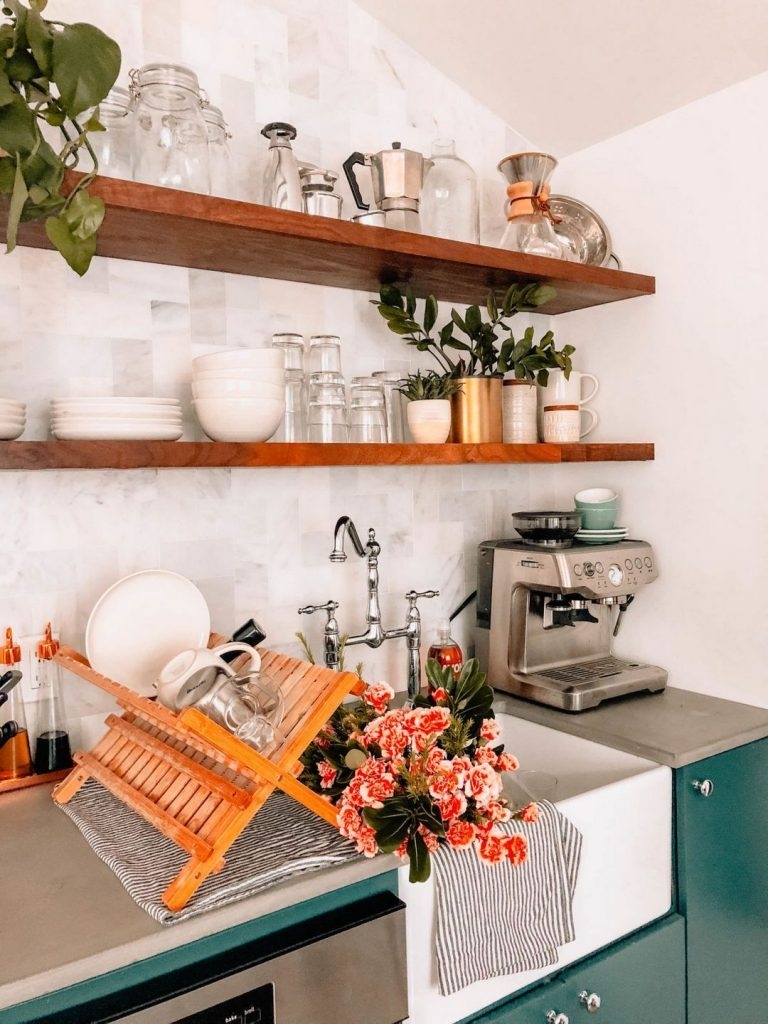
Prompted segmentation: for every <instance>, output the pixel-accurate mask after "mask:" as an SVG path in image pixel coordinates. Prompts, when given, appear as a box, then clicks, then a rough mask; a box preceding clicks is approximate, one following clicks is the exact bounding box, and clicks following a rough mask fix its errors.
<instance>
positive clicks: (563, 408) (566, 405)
mask: <svg viewBox="0 0 768 1024" xmlns="http://www.w3.org/2000/svg"><path fill="white" fill-rule="evenodd" d="M590 381H591V383H592V388H591V390H589V391H588V393H587V394H584V390H585V385H587V386H588V382H590ZM599 387H600V384H599V382H598V380H597V377H595V376H594V374H591V373H579V371H578V370H571V375H570V377H568V379H567V380H566V378H565V373H564V372H563V371H562V370H550V371H549V380H548V382H547V384H546V387H540V388H539V389H538V430H539V436H540V437H541V439H542V441H545V442H547V443H549V444H575V443H576V442H577V441H579V440H581V438H582V437H586V436H587V434H590V433H591V432H592V431H593V430H594V429H595V427H596V426H597V425H598V423H599V422H600V418H599V417H598V415H597V413H596V412H595V411H594V409H587V408H585V406H586V404H587V402H591V401H592V399H593V398H594V397H595V395H596V394H597V392H598V390H599Z"/></svg>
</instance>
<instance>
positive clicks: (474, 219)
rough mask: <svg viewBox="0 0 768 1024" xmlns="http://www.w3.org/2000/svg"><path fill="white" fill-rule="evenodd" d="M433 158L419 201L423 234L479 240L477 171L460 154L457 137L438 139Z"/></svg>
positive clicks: (434, 144)
mask: <svg viewBox="0 0 768 1024" xmlns="http://www.w3.org/2000/svg"><path fill="white" fill-rule="evenodd" d="M430 159H431V161H432V166H431V167H430V168H429V170H428V171H427V175H426V178H425V179H424V185H423V188H422V190H421V202H420V204H419V213H420V216H421V230H422V232H423V234H425V235H436V236H437V237H438V238H453V239H455V240H456V241H457V242H479V241H480V216H479V206H478V198H477V176H476V174H475V172H474V171H473V170H472V168H471V167H470V166H469V164H468V163H466V161H464V160H462V159H461V158H460V157H458V156H456V145H455V143H454V141H453V139H435V141H434V142H433V143H432V155H431V157H430Z"/></svg>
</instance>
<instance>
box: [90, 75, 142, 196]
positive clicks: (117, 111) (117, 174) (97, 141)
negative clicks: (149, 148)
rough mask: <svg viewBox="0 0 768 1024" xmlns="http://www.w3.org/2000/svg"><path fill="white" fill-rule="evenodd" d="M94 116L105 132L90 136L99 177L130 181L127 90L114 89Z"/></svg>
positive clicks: (130, 128) (130, 132)
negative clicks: (102, 175)
mask: <svg viewBox="0 0 768 1024" xmlns="http://www.w3.org/2000/svg"><path fill="white" fill-rule="evenodd" d="M96 117H97V118H98V119H99V121H100V122H101V123H102V124H103V125H104V127H105V128H106V131H103V132H93V133H91V134H89V136H88V138H89V139H90V142H91V145H92V146H93V150H94V152H95V154H96V157H97V159H98V161H99V174H106V175H108V176H109V177H110V178H125V179H127V180H129V181H130V179H131V178H133V119H134V112H133V110H132V108H131V96H130V93H129V92H128V90H127V89H121V88H120V87H119V86H115V87H114V88H112V89H110V90H109V92H108V93H107V96H106V98H105V99H103V100H102V101H101V103H100V104H99V106H98V107H97V109H96Z"/></svg>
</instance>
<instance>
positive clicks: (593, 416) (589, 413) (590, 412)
mask: <svg viewBox="0 0 768 1024" xmlns="http://www.w3.org/2000/svg"><path fill="white" fill-rule="evenodd" d="M579 413H580V414H581V415H582V416H589V417H590V418H591V421H592V422H591V423H590V424H589V426H588V427H587V428H586V430H584V429H582V430H581V432H580V433H579V437H586V436H587V434H591V433H592V431H593V430H594V429H595V427H596V426H597V424H598V423H599V422H600V417H599V416H598V415H597V413H596V412H595V410H594V409H579Z"/></svg>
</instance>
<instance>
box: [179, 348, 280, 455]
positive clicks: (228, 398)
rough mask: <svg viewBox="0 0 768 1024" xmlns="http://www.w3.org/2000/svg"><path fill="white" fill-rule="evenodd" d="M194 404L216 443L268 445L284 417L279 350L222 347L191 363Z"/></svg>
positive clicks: (202, 425)
mask: <svg viewBox="0 0 768 1024" xmlns="http://www.w3.org/2000/svg"><path fill="white" fill-rule="evenodd" d="M192 398H193V401H192V405H193V406H194V407H195V412H196V414H197V418H198V420H200V426H201V427H202V428H203V430H204V431H205V432H206V434H207V435H208V437H210V438H211V440H213V441H268V440H269V439H270V437H272V435H273V434H274V432H275V431H276V430H277V428H278V427H279V426H280V423H281V421H282V419H283V415H284V413H285V370H284V355H283V351H282V349H278V348H234V349H222V350H221V351H219V352H212V353H211V354H210V355H207V356H198V358H197V359H193V360H192Z"/></svg>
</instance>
